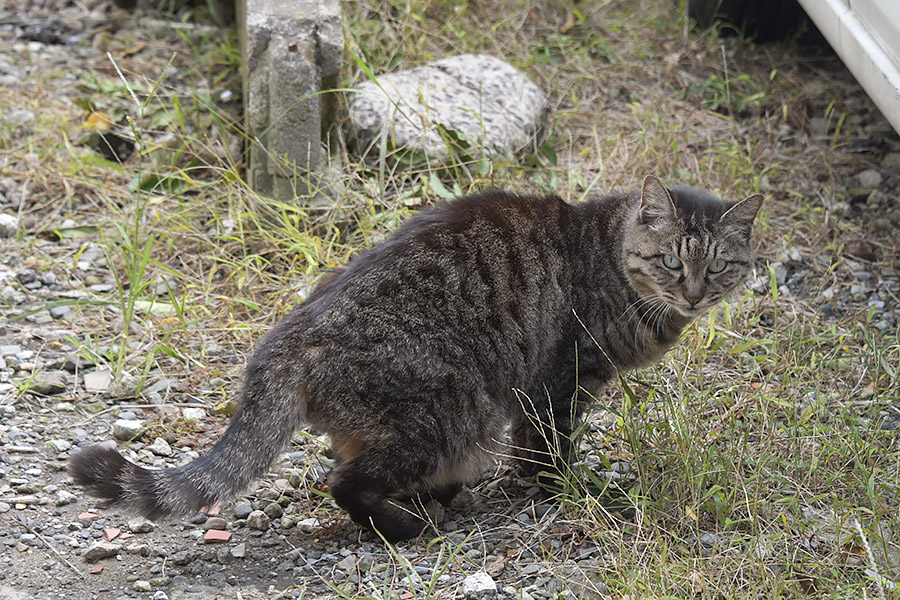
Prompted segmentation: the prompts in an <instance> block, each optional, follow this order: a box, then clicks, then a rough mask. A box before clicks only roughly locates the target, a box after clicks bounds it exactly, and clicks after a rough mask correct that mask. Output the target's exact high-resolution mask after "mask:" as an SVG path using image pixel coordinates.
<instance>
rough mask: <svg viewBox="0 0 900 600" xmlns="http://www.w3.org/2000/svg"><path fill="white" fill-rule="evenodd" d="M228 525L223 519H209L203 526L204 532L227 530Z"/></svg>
mask: <svg viewBox="0 0 900 600" xmlns="http://www.w3.org/2000/svg"><path fill="white" fill-rule="evenodd" d="M227 525H228V523H227V521H225V519H223V518H222V517H209V518H208V519H206V520H205V521H204V523H203V525H202V527H203V529H204V530H207V531H208V530H210V529H225V527H227Z"/></svg>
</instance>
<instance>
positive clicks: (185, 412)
mask: <svg viewBox="0 0 900 600" xmlns="http://www.w3.org/2000/svg"><path fill="white" fill-rule="evenodd" d="M181 416H183V417H184V418H185V419H187V420H188V421H197V420H199V419H202V418H204V417H205V416H206V411H205V410H203V409H202V408H182V409H181Z"/></svg>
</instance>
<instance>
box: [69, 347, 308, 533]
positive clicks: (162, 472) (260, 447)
mask: <svg viewBox="0 0 900 600" xmlns="http://www.w3.org/2000/svg"><path fill="white" fill-rule="evenodd" d="M265 354H268V353H266V352H261V353H259V354H257V356H256V357H254V360H253V361H251V364H250V365H249V366H248V369H247V377H246V381H245V384H244V392H243V397H242V399H241V402H240V406H239V407H238V410H237V412H236V413H235V415H234V417H233V418H232V420H231V423H230V424H229V426H228V429H227V430H226V431H225V434H224V435H223V437H222V439H220V440H219V441H218V442H217V443H216V445H215V446H213V448H212V449H211V450H210V451H209V452H208V453H207V454H205V455H203V456H201V457H200V458H198V459H196V460H194V461H192V462H190V463H188V464H186V465H184V466H181V467H177V468H172V469H146V468H144V467H140V466H138V465H136V464H134V463H132V462H130V461H129V460H127V459H125V457H123V456H122V455H121V454H119V452H118V451H117V450H116V449H115V448H111V447H108V446H104V445H100V444H96V445H92V446H89V447H87V448H85V449H83V450H79V451H78V452H77V453H76V454H74V455H73V456H72V457H71V458H70V459H69V472H70V473H71V474H72V477H73V478H74V479H75V482H76V483H77V484H79V485H81V486H84V488H85V489H86V490H87V492H88V493H89V494H91V495H93V496H97V497H99V498H103V499H106V500H109V501H111V502H112V503H113V504H119V505H122V506H123V507H125V508H127V509H130V510H132V511H136V512H138V513H140V514H142V515H143V516H145V517H147V518H149V519H157V518H160V517H175V516H184V515H188V514H193V513H196V512H197V511H199V510H200V509H201V508H203V507H204V506H212V505H213V504H215V503H216V502H218V501H221V500H226V499H229V498H233V497H235V496H237V495H238V494H239V493H241V492H242V491H244V490H245V489H246V488H247V487H248V486H249V485H250V483H251V482H252V481H253V480H254V479H256V478H257V477H260V476H262V475H264V474H265V473H266V471H267V469H268V467H269V465H270V464H271V463H272V461H273V460H274V459H275V458H276V456H277V455H278V454H279V453H280V452H281V450H282V449H283V448H284V447H285V446H286V445H287V443H288V442H289V441H290V439H291V435H292V434H293V432H294V431H295V430H296V428H297V427H298V426H299V424H300V422H301V421H302V419H303V416H304V413H305V408H306V398H305V386H304V385H303V384H302V383H300V382H298V381H297V378H296V376H290V375H288V374H286V373H283V372H282V373H278V372H276V371H277V370H278V367H279V365H278V364H277V363H278V362H279V361H277V360H276V361H274V362H275V363H276V364H274V365H273V364H272V363H271V362H269V361H267V360H266V359H267V358H271V357H267V356H264V355H265ZM267 363H268V364H267ZM280 366H281V367H282V369H284V370H287V369H290V366H289V365H287V364H286V363H281V365H280Z"/></svg>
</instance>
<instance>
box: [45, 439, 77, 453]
mask: <svg viewBox="0 0 900 600" xmlns="http://www.w3.org/2000/svg"><path fill="white" fill-rule="evenodd" d="M47 443H48V444H49V445H50V446H53V449H54V450H56V451H57V452H66V451H68V450H69V449H70V448H71V447H72V442H69V441H67V440H50V441H49V442H47Z"/></svg>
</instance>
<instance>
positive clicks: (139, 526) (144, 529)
mask: <svg viewBox="0 0 900 600" xmlns="http://www.w3.org/2000/svg"><path fill="white" fill-rule="evenodd" d="M154 529H156V525H154V524H153V521H148V520H147V519H140V518H138V519H131V520H130V521H128V531H130V532H131V533H150V532H151V531H153V530H154Z"/></svg>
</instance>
